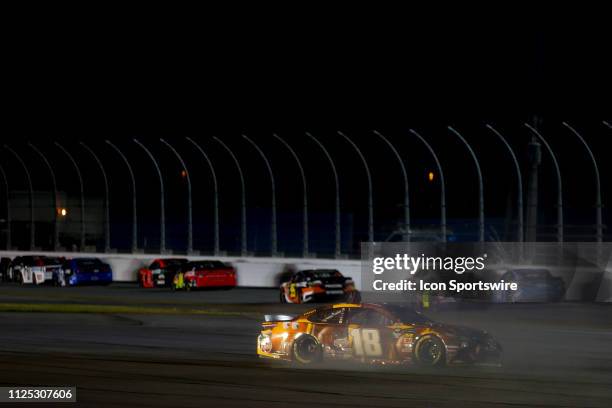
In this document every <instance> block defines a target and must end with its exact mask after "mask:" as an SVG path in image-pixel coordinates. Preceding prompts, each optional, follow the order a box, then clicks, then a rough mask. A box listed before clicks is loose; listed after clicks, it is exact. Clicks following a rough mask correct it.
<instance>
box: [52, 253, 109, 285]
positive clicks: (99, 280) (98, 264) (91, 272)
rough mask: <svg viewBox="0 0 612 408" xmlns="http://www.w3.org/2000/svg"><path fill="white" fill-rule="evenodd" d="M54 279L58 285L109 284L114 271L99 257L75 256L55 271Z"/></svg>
mask: <svg viewBox="0 0 612 408" xmlns="http://www.w3.org/2000/svg"><path fill="white" fill-rule="evenodd" d="M53 281H54V283H55V285H57V286H76V285H92V284H94V285H109V284H111V283H112V282H113V271H112V269H111V267H110V265H109V264H107V263H104V262H102V261H101V260H100V259H98V258H73V259H69V260H67V261H66V262H64V264H63V265H62V268H61V269H58V270H57V271H56V272H55V273H54V277H53Z"/></svg>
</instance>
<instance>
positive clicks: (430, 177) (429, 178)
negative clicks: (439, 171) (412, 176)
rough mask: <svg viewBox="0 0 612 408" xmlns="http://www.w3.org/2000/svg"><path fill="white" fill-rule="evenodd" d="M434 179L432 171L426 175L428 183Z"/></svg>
mask: <svg viewBox="0 0 612 408" xmlns="http://www.w3.org/2000/svg"><path fill="white" fill-rule="evenodd" d="M435 177H436V175H435V174H434V172H433V171H430V172H429V173H427V180H429V182H432V181H434V178H435Z"/></svg>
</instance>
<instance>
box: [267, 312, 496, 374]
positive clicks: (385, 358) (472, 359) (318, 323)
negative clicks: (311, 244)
mask: <svg viewBox="0 0 612 408" xmlns="http://www.w3.org/2000/svg"><path fill="white" fill-rule="evenodd" d="M265 320H266V321H265V322H263V323H262V330H261V332H260V334H259V337H258V338H257V354H258V355H259V356H260V357H263V358H270V359H277V360H286V361H293V362H296V363H300V364H312V363H317V362H321V361H326V360H327V361H332V360H333V361H357V362H364V363H369V364H381V365H382V364H416V365H419V366H423V367H437V366H443V365H454V364H485V365H495V366H499V365H500V364H501V353H502V349H501V346H500V345H499V343H498V342H497V341H496V340H495V339H494V338H493V337H492V336H491V335H490V334H488V333H487V332H485V331H483V330H476V329H471V328H467V327H461V326H454V325H449V324H442V323H437V322H435V321H433V320H431V319H429V318H427V317H426V316H424V315H422V314H421V313H419V312H416V311H415V310H414V309H413V308H412V307H411V306H408V305H400V304H384V305H375V304H348V303H346V304H336V305H329V306H324V307H320V308H317V309H313V310H310V311H308V312H306V313H304V314H302V315H299V316H297V317H293V316H286V315H284V316H283V315H276V316H273V315H268V316H266V319H265Z"/></svg>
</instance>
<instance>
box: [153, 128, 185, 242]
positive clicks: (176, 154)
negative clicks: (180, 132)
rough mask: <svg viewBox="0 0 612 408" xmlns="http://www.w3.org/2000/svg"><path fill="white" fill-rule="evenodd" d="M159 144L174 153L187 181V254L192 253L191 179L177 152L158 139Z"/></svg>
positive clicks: (168, 144)
mask: <svg viewBox="0 0 612 408" xmlns="http://www.w3.org/2000/svg"><path fill="white" fill-rule="evenodd" d="M159 141H160V142H162V143H163V144H165V145H166V146H168V148H169V149H170V150H172V152H173V153H174V155H175V156H176V158H177V159H178V160H179V162H180V163H181V166H182V167H183V170H181V175H182V176H183V177H184V178H185V179H186V180H187V224H188V226H187V253H188V254H192V253H193V218H192V205H191V178H190V177H189V172H188V171H187V166H186V165H185V161H184V160H183V158H182V157H181V155H180V154H179V152H178V151H177V150H176V149H175V148H174V147H172V145H170V143H168V142H166V141H165V140H164V139H161V138H160V139H159Z"/></svg>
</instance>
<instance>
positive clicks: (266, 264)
mask: <svg viewBox="0 0 612 408" xmlns="http://www.w3.org/2000/svg"><path fill="white" fill-rule="evenodd" d="M24 255H46V256H55V257H65V258H74V257H97V258H100V259H101V260H103V261H104V262H106V263H108V264H109V265H110V266H111V268H112V269H113V279H114V280H115V281H117V282H135V281H136V277H137V274H138V269H140V268H142V267H147V266H149V265H150V264H151V262H152V261H153V259H155V258H168V257H177V258H180V257H183V256H182V255H156V254H100V253H84V252H25V251H0V256H1V257H7V258H11V259H12V258H15V257H16V256H24ZM187 258H188V259H189V260H194V261H195V260H205V259H218V260H220V261H223V262H229V263H231V264H232V265H233V266H234V267H235V268H236V272H237V276H238V286H246V287H278V285H279V279H280V276H281V275H282V274H283V272H287V271H289V270H293V269H295V270H301V269H315V268H316V269H321V268H323V269H325V268H329V269H337V270H339V271H340V272H342V274H343V275H344V276H350V277H352V278H353V279H354V280H355V284H356V286H357V288H361V263H360V261H358V260H335V259H316V258H309V259H305V258H259V257H257V258H256V257H227V256H210V255H209V256H188V257H187Z"/></svg>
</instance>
